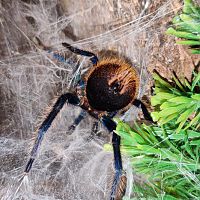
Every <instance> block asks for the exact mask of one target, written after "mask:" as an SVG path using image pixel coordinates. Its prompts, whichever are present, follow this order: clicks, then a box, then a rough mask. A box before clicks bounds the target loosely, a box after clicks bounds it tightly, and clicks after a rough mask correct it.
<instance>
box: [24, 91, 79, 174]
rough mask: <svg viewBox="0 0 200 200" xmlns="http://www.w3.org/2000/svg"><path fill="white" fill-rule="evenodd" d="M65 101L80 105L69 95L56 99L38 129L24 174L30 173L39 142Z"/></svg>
mask: <svg viewBox="0 0 200 200" xmlns="http://www.w3.org/2000/svg"><path fill="white" fill-rule="evenodd" d="M67 101H68V103H70V104H73V105H79V103H80V101H79V99H78V97H77V96H76V95H74V94H71V93H66V94H63V95H61V96H60V97H59V98H58V100H57V101H56V103H55V104H54V106H53V108H52V110H51V112H50V114H49V115H48V116H47V118H46V119H45V120H44V122H43V123H42V125H41V126H40V128H39V130H38V136H37V138H36V140H35V144H34V146H33V149H32V151H31V155H30V159H29V161H28V163H27V165H26V168H25V170H24V172H25V173H28V172H29V171H30V169H31V168H32V164H33V162H34V160H35V158H36V156H37V152H38V149H39V146H40V145H41V142H42V140H43V137H44V134H45V133H46V132H47V130H48V129H49V127H50V126H51V124H52V122H53V120H54V119H55V117H56V116H57V114H58V113H59V111H60V110H61V109H62V107H63V106H64V104H65V103H66V102H67Z"/></svg>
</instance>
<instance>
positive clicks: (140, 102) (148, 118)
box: [133, 99, 153, 122]
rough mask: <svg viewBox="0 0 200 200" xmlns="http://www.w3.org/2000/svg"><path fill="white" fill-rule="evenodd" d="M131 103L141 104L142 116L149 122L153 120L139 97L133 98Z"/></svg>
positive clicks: (137, 105)
mask: <svg viewBox="0 0 200 200" xmlns="http://www.w3.org/2000/svg"><path fill="white" fill-rule="evenodd" d="M133 105H134V106H136V107H138V108H139V106H141V109H142V113H143V115H144V118H145V119H146V120H148V121H150V122H153V119H152V117H151V115H150V113H149V111H148V110H147V108H146V106H145V105H144V103H143V102H142V101H140V100H139V99H135V100H134V102H133Z"/></svg>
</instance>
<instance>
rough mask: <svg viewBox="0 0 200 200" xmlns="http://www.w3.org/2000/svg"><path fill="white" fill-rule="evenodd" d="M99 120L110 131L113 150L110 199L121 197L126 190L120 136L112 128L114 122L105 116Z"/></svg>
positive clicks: (114, 199) (114, 124)
mask: <svg viewBox="0 0 200 200" xmlns="http://www.w3.org/2000/svg"><path fill="white" fill-rule="evenodd" d="M101 122H102V123H103V125H104V126H105V127H106V128H107V129H108V130H109V132H112V134H113V135H112V145H113V152H114V167H115V176H114V180H113V183H112V188H111V194H110V200H118V199H122V197H123V196H124V194H125V191H126V183H127V178H126V175H125V173H124V171H123V168H122V159H121V153H120V136H118V135H117V134H116V133H115V132H113V130H115V129H116V123H115V122H114V121H113V120H112V119H111V118H109V117H107V116H105V115H104V116H102V118H101Z"/></svg>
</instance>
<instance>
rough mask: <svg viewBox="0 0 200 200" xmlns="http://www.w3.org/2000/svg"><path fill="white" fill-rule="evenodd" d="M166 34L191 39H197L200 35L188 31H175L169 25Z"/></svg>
mask: <svg viewBox="0 0 200 200" xmlns="http://www.w3.org/2000/svg"><path fill="white" fill-rule="evenodd" d="M166 33H167V34H170V35H174V36H176V37H179V38H185V39H191V40H199V39H200V36H198V35H195V34H193V33H188V32H184V31H176V30H175V29H174V28H172V27H170V28H168V29H167V31H166Z"/></svg>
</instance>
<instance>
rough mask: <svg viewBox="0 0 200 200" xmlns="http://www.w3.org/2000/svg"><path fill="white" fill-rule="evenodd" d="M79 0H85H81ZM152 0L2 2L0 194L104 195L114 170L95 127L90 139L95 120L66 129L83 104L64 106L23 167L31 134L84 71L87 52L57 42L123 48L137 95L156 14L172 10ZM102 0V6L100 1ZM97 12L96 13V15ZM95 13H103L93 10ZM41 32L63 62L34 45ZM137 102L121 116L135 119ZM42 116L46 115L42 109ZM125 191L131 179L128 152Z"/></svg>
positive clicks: (142, 83) (144, 77)
mask: <svg viewBox="0 0 200 200" xmlns="http://www.w3.org/2000/svg"><path fill="white" fill-rule="evenodd" d="M83 2H84V3H83ZM150 3H151V1H143V2H140V1H138V2H137V1H135V2H134V3H133V2H132V1H120V0H118V1H111V0H100V1H99V0H96V1H91V0H88V1H82V0H79V1H76V3H74V1H72V0H69V1H64V0H63V1H56V0H51V1H45V0H33V1H31V0H30V1H28V0H23V1H22V0H21V1H20V0H18V1H12V0H9V1H1V2H0V29H1V31H0V39H1V40H0V41H1V42H0V45H1V50H0V56H1V59H0V72H1V77H0V107H1V108H0V109H1V113H0V150H1V153H0V159H1V162H0V168H1V172H0V198H1V199H2V200H8V199H9V200H11V199H13V200H14V199H29V200H30V199H34V200H39V199H40V200H41V199H42V200H43V199H48V200H55V199H67V200H72V199H73V200H76V199H77V200H80V199H83V200H91V199H97V200H98V199H108V196H109V192H110V186H111V183H112V176H113V161H112V159H113V156H112V152H105V151H104V150H103V144H105V143H106V142H109V137H107V136H106V135H107V133H106V131H105V130H104V128H103V127H101V126H100V129H99V133H100V136H99V137H97V136H96V137H94V138H93V139H92V140H88V138H89V137H90V134H91V128H92V124H93V122H94V119H92V118H91V117H90V116H87V117H86V119H84V120H83V121H82V122H81V124H80V125H79V126H78V127H77V129H76V130H75V131H74V132H73V133H71V132H69V131H67V127H69V126H70V125H71V124H72V122H73V119H74V118H75V117H76V116H78V114H79V113H80V111H81V110H80V108H76V107H72V106H69V105H66V106H65V107H64V108H63V109H62V111H61V113H60V114H59V116H58V117H57V118H56V120H55V122H54V123H53V126H52V127H51V128H50V129H49V131H48V133H47V134H46V135H45V138H44V141H43V143H42V145H41V148H40V151H39V155H38V157H37V159H36V161H35V163H34V165H33V168H32V170H31V173H30V174H29V175H28V176H26V177H24V178H23V171H24V168H25V165H26V162H27V159H28V156H29V152H30V149H31V147H32V144H33V141H34V136H35V135H34V134H33V133H34V131H35V129H36V127H37V126H38V124H40V122H41V121H42V120H43V119H44V117H45V115H44V114H43V113H44V111H46V112H48V110H49V109H50V106H49V104H50V102H51V100H52V99H54V97H55V96H57V95H60V94H62V93H64V92H66V91H67V89H69V87H72V86H73V80H74V79H75V78H76V77H77V76H78V75H79V74H82V73H84V72H85V71H86V70H87V69H88V67H87V66H90V65H89V62H88V59H87V58H82V57H77V56H76V55H73V54H70V53H69V52H67V51H66V50H65V49H64V48H63V47H62V46H61V45H60V44H61V42H63V41H67V42H69V43H73V45H77V46H79V47H81V48H82V49H88V50H90V51H92V52H99V51H101V50H102V49H107V50H114V51H117V52H119V53H120V54H123V55H126V56H127V57H128V58H129V59H131V61H132V62H133V63H134V64H135V66H136V67H137V68H138V71H139V73H140V77H141V81H140V91H139V95H138V97H139V98H140V97H142V96H143V95H144V94H145V91H146V85H147V83H148V82H149V79H150V76H149V73H148V72H147V69H146V66H148V62H149V57H148V52H149V51H151V48H152V45H153V43H154V40H155V37H154V34H155V33H156V34H160V32H161V27H159V28H157V29H155V26H154V25H155V24H157V23H159V20H160V19H162V18H163V17H165V16H166V15H168V14H170V13H171V12H172V11H171V1H162V3H161V4H158V5H157V9H155V11H153V12H150V11H148V8H149V6H150ZM105 5H106V6H105ZM94 16H95V17H94ZM97 16H100V17H97ZM34 37H38V38H40V40H41V41H42V42H44V44H45V45H47V46H52V47H53V49H54V50H55V51H58V52H64V51H65V52H66V53H67V55H68V57H67V60H66V62H65V63H64V62H58V61H56V60H55V59H53V58H52V55H50V54H49V53H48V52H47V51H44V50H41V49H38V47H37V46H35V43H34V42H33V41H34ZM137 114H138V109H136V108H134V107H133V108H132V109H130V110H129V111H128V112H127V113H125V115H124V116H123V118H124V119H125V120H126V121H133V120H134V119H135V118H136V117H137ZM43 115H44V116H43ZM124 166H125V169H127V173H128V181H129V182H128V189H127V196H130V193H131V192H130V191H131V185H132V181H133V175H132V170H131V168H130V166H129V162H128V159H126V158H124Z"/></svg>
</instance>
